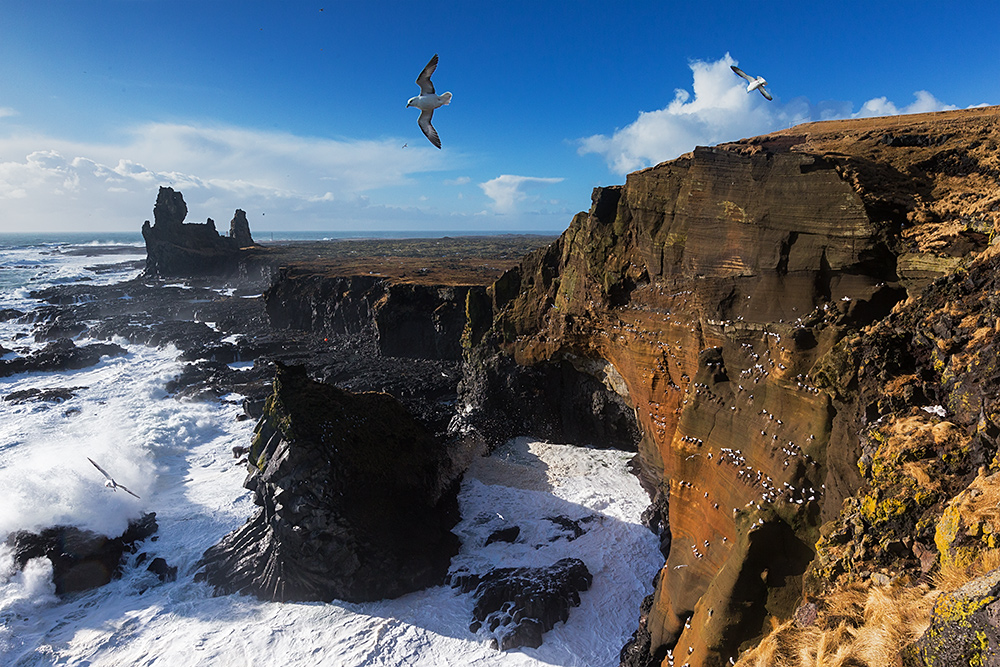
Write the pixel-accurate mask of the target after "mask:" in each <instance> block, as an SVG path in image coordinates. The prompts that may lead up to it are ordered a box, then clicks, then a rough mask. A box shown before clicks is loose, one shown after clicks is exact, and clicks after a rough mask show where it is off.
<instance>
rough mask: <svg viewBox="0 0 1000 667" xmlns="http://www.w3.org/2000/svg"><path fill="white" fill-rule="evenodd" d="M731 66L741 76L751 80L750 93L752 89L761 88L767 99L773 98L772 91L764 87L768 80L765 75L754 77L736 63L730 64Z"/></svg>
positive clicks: (748, 86) (748, 88)
mask: <svg viewBox="0 0 1000 667" xmlns="http://www.w3.org/2000/svg"><path fill="white" fill-rule="evenodd" d="M730 67H732V68H733V71H734V72H736V73H737V74H739V75H740V76H742V77H743V78H744V79H746V80H747V81H748V82H749V83H747V92H748V93H749V92H750V91H753V90H759V91H760V94H761V95H763V96H764V97H766V98H767V99H769V100H770V99H773V98H772V97H771V93H769V92H767V90H766V89H765V88H764V86H766V85H767V81H766V80H765V79H764V77H762V76H758V77H756V78H755V77H752V76H750V75H749V74H747V73H746V72H744V71H743V70H741V69H740V68H739V67H737V66H736V65H730Z"/></svg>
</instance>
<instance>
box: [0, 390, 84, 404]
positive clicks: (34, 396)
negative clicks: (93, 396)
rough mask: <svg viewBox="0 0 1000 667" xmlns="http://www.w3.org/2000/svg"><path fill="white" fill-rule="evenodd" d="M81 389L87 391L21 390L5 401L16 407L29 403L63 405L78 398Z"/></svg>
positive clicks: (5, 398)
mask: <svg viewBox="0 0 1000 667" xmlns="http://www.w3.org/2000/svg"><path fill="white" fill-rule="evenodd" d="M81 389H86V387H50V388H48V389H39V388H38V387H32V388H30V389H21V390H20V391H12V392H11V393H9V394H7V395H6V396H4V397H3V400H5V401H8V402H9V403H13V404H14V405H19V404H21V403H27V402H28V401H46V402H48V403H62V402H63V401H68V400H69V399H71V398H73V397H74V396H76V392H78V391H80V390H81Z"/></svg>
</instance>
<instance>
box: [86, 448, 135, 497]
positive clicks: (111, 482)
mask: <svg viewBox="0 0 1000 667" xmlns="http://www.w3.org/2000/svg"><path fill="white" fill-rule="evenodd" d="M87 460H88V461H90V462H91V463H93V464H94V467H95V468H97V469H98V470H100V471H101V474H102V475H104V476H105V477H107V480H105V482H104V486H106V487H108V488H109V489H111V490H112V491H117V490H118V489H121V490H122V491H124V492H125V493H127V494H129V495H132V496H135V497H136V498H138V497H139V496H137V495H136V494H134V493H132V492H131V491H129V489H128V487H127V486H125V485H123V484H119V483H118V482H116V481H115V480H114V478H113V477H112V476H111V475H109V474H108V472H107V471H106V470H105V469H104V468H102V467H101V466H99V465H97V462H95V461H94V459H92V458H90V457H89V456H88V457H87Z"/></svg>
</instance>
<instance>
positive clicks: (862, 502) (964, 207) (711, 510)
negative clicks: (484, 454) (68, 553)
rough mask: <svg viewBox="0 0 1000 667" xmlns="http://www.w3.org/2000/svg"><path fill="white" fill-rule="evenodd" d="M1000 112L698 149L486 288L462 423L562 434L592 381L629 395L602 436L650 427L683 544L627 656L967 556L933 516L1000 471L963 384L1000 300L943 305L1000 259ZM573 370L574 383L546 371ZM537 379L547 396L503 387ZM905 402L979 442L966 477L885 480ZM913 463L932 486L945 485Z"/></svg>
mask: <svg viewBox="0 0 1000 667" xmlns="http://www.w3.org/2000/svg"><path fill="white" fill-rule="evenodd" d="M998 121H1000V110H998V109H997V108H996V107H990V108H983V109H973V110H965V111H955V112H944V113H936V114H922V115H913V116H898V117H892V118H878V119H862V120H853V121H831V122H821V123H813V124H808V125H802V126H798V127H795V128H792V129H790V130H787V131H783V132H777V133H774V134H770V135H766V136H762V137H756V138H753V139H747V140H743V141H739V142H734V143H730V144H723V145H720V146H716V147H711V148H701V147H700V148H697V149H696V150H695V151H693V152H692V153H690V154H688V155H685V156H682V157H681V158H678V159H676V160H673V161H670V162H666V163H663V164H660V165H657V166H655V167H651V168H648V169H644V170H642V171H639V172H636V173H633V174H630V175H629V176H628V177H627V180H626V183H625V185H623V186H617V187H608V188H597V189H595V191H594V195H593V202H592V206H591V209H590V211H589V212H586V213H580V214H578V215H577V216H576V217H575V218H574V219H573V221H572V223H571V225H570V226H569V228H568V229H567V230H566V232H564V233H563V235H562V236H561V237H560V238H559V240H557V241H556V242H555V243H553V244H552V245H550V246H549V247H548V248H544V249H540V250H538V251H536V252H534V253H532V254H531V255H529V256H528V257H527V258H526V259H525V260H524V262H522V264H521V265H520V266H519V267H517V268H515V269H512V270H510V271H508V272H507V273H506V274H505V275H504V276H503V277H501V278H500V279H499V280H498V281H497V282H496V283H494V285H493V286H492V287H491V288H489V289H488V290H487V293H486V295H485V296H483V297H482V298H480V299H479V300H478V301H474V300H473V298H471V297H470V301H469V307H468V309H467V310H468V317H469V322H468V325H467V330H466V354H465V378H464V380H463V385H462V392H463V400H464V410H463V413H464V415H465V416H464V420H465V422H466V426H469V427H472V428H475V427H480V428H482V429H483V430H484V431H486V430H489V429H495V428H496V427H497V426H498V425H503V424H506V425H508V426H509V428H511V429H514V430H517V429H520V428H525V427H530V426H531V424H532V423H544V424H546V425H548V426H549V427H550V433H552V434H554V435H557V436H558V435H561V434H565V433H567V432H568V430H572V425H573V424H574V423H575V421H574V419H573V418H572V417H571V416H567V415H572V414H573V413H572V410H571V409H570V408H572V406H573V405H574V401H576V399H574V398H573V397H574V396H579V395H581V394H582V395H589V396H598V395H599V396H600V397H601V398H602V400H603V401H604V402H603V403H602V405H604V406H606V409H607V410H609V411H610V413H611V414H613V415H614V418H613V420H611V421H609V420H608V419H596V420H595V424H600V426H595V428H605V429H607V428H608V424H609V423H614V424H616V425H617V426H616V427H615V428H613V429H611V431H612V432H610V433H604V434H603V436H604V437H601V438H600V439H601V440H603V441H605V442H607V443H608V444H613V443H620V442H622V441H627V440H629V439H630V437H631V436H630V435H629V434H630V433H634V440H635V441H636V443H637V444H636V448H637V456H636V459H635V468H636V472H637V474H638V476H639V478H640V481H641V482H642V483H643V485H644V487H645V488H646V489H647V491H648V492H649V494H650V497H651V498H652V499H653V505H652V506H651V508H650V510H649V511H648V512H647V513H646V515H645V517H644V518H645V519H646V521H647V523H648V525H649V526H650V528H651V529H653V530H656V531H657V532H659V533H660V535H661V545H662V551H663V553H664V556H665V558H666V562H665V565H664V567H663V569H662V570H661V572H660V574H659V575H658V577H657V580H656V585H655V586H656V588H655V594H654V597H653V598H652V599H651V600H650V601H649V602H648V614H645V613H644V615H643V619H644V620H643V623H642V627H641V628H640V630H639V632H637V634H636V637H635V639H634V641H633V642H632V644H630V645H629V646H628V647H626V649H625V650H624V651H623V660H624V661H625V663H626V664H630V665H640V664H642V665H652V664H660V663H661V662H663V664H670V663H671V662H674V664H681V663H677V662H675V661H676V660H677V658H683V660H684V661H685V663H684V664H689V665H691V666H692V667H694V666H695V665H722V664H726V663H728V662H729V661H730V660H731V659H736V658H738V657H739V656H740V654H741V652H742V651H745V650H746V649H748V648H750V647H752V646H754V645H756V644H758V643H759V642H760V640H761V638H762V637H764V636H765V635H766V634H767V630H768V629H769V628H770V627H771V626H770V625H769V621H773V622H775V623H781V622H785V621H788V620H789V619H792V618H793V616H795V615H796V612H797V611H800V610H801V609H803V607H804V605H808V604H813V605H815V606H816V609H818V610H820V613H822V609H823V600H824V599H825V598H824V596H825V595H828V594H829V592H830V591H831V590H833V589H836V588H838V587H840V586H847V585H868V586H871V585H874V584H877V583H889V582H896V583H897V584H912V585H916V583H917V582H918V581H919V580H920V577H921V576H925V575H927V574H928V573H929V572H930V573H931V574H933V572H936V571H937V570H935V569H934V568H938V569H940V568H941V566H942V563H941V561H940V559H942V558H943V559H945V560H947V556H946V552H948V549H950V548H951V547H950V546H949V547H945V546H942V545H943V544H945V542H942V540H941V539H937V538H930V539H928V535H929V534H934V531H935V527H934V526H935V525H936V523H935V521H936V517H940V516H942V515H943V514H945V513H946V512H945V510H946V508H947V507H950V506H951V505H949V503H954V502H956V501H955V500H953V499H954V498H955V497H956V496H955V494H956V493H960V492H961V491H962V490H963V489H965V488H966V487H967V486H968V485H969V484H970V483H971V482H972V481H973V480H974V479H992V477H990V475H991V473H992V472H995V471H996V470H1000V467H997V466H998V462H997V461H996V459H995V458H994V456H995V453H996V440H995V438H996V436H997V431H996V427H995V426H991V425H995V424H1000V422H998V421H996V417H995V415H996V414H997V409H998V406H996V405H995V403H996V400H995V398H992V397H990V395H989V393H988V391H986V392H984V391H981V390H980V389H979V388H981V387H990V386H992V385H991V384H990V383H989V382H987V381H986V379H985V378H986V376H987V375H988V373H986V372H985V371H983V377H981V378H980V377H978V376H976V377H977V381H979V385H978V388H977V387H975V386H973V385H975V382H973V383H972V384H971V385H969V386H968V387H967V391H966V392H965V393H961V392H959V393H957V394H956V392H955V390H954V389H951V388H952V387H955V386H958V385H960V384H961V383H962V379H961V378H962V377H963V375H965V374H967V373H968V370H967V368H968V366H969V365H970V364H972V363H974V362H975V363H980V364H986V363H991V364H992V362H987V360H985V359H984V358H983V357H982V356H981V355H980V354H979V353H977V352H976V351H975V345H974V341H978V342H982V341H987V340H989V341H991V340H992V336H993V331H994V330H995V327H993V324H995V322H996V320H995V315H993V314H991V311H988V310H984V308H985V306H983V305H978V306H977V305H975V304H974V303H973V302H972V301H971V299H972V296H966V297H962V298H965V299H966V300H967V301H961V303H968V305H967V309H968V310H967V311H966V310H962V308H960V307H959V306H958V305H953V306H952V307H953V308H956V312H955V313H953V314H951V315H950V316H949V319H947V320H946V321H945V323H944V324H941V323H940V322H941V321H942V317H938V319H937V320H934V321H933V322H926V317H925V315H926V313H928V312H931V311H930V310H926V311H925V310H924V308H925V307H926V308H928V309H931V308H933V309H935V311H934V312H937V311H939V310H941V309H942V308H944V309H945V310H946V309H947V304H948V303H952V304H957V303H959V301H956V300H957V299H959V296H958V294H957V293H956V294H952V295H951V296H949V297H942V296H940V295H942V294H945V292H943V291H942V290H944V289H945V287H944V286H945V285H952V287H951V288H949V289H951V290H952V291H954V290H959V291H960V290H961V289H965V290H966V291H965V292H963V294H965V295H973V294H975V295H978V298H980V299H982V298H983V297H982V293H981V290H987V292H988V294H989V295H990V296H989V299H993V297H995V296H996V292H993V291H989V290H991V289H992V287H991V285H992V283H989V285H987V282H988V281H987V280H986V279H985V278H975V277H974V276H973V273H974V274H975V275H982V276H985V275H988V272H989V271H990V270H992V269H991V268H977V267H980V266H987V265H988V266H989V267H992V264H989V262H995V260H991V259H990V258H991V257H993V256H994V253H993V251H992V249H990V244H991V241H992V239H993V236H994V234H995V231H996V229H997V224H998V221H1000V151H998V147H1000V124H998ZM987 249H990V251H989V252H985V251H987ZM977 262H978V264H977ZM964 272H968V273H969V275H968V276H967V277H965V276H963V274H964ZM949 281H950V282H949ZM969 281H971V282H969ZM967 282H968V285H967V286H966V287H965V288H962V287H961V286H962V285H965V284H966V283H967ZM934 295H938V296H937V297H935V296H934ZM935 298H936V299H938V301H941V299H942V298H943V299H944V301H942V302H941V303H938V301H934V299H935ZM932 303H938V305H932ZM983 303H992V301H990V300H987V301H986V302H983ZM942 304H944V305H942ZM960 311H961V312H960ZM907 313H909V314H907ZM960 316H961V317H962V318H964V319H958V318H959V317H960ZM969 318H971V319H969ZM991 318H993V319H991ZM921 322H923V323H924V324H922V325H921V324H920V323H921ZM935 327H936V328H935ZM928 332H930V333H928ZM977 332H979V333H977ZM977 336H978V339H977V338H976V337H977ZM994 361H995V360H994ZM961 364H964V365H962V366H961V368H959V366H960V365H961ZM992 367H993V366H992V365H990V366H989V368H992ZM553 376H558V377H559V378H561V382H560V383H559V384H558V387H557V389H558V391H543V388H542V387H541V386H539V385H538V379H539V378H549V377H553ZM990 377H992V376H990ZM512 378H513V379H512ZM963 386H965V385H963ZM512 387H514V388H516V389H518V390H519V391H520V392H521V393H520V394H518V393H517V392H513V393H512V392H511V388H512ZM581 387H583V389H582V390H581ZM532 392H534V396H535V397H536V398H538V399H539V400H538V401H536V402H535V403H534V404H533V405H534V406H535V412H536V413H538V412H544V413H545V414H543V415H542V416H538V415H537V414H536V415H535V416H526V414H525V409H524V407H523V406H524V402H523V400H520V398H519V399H518V400H514V399H513V398H504V397H505V396H507V397H510V396H519V397H521V398H523V397H529V398H530V397H531V396H532ZM994 396H995V394H994ZM576 402H578V401H576ZM911 411H915V412H912V414H911ZM529 412H531V411H529ZM904 413H905V414H904ZM905 419H911V420H913V419H916V420H917V421H918V422H920V424H924V425H926V427H927V429H929V431H928V433H929V432H930V431H934V430H935V429H936V433H937V434H938V436H939V440H935V439H934V438H933V437H931V436H930V435H928V436H927V437H925V438H923V439H922V440H920V442H921V443H922V445H921V446H922V447H924V449H921V450H920V451H921V455H920V456H922V457H928V456H929V457H931V458H934V456H943V452H945V451H947V452H953V451H959V452H963V453H961V454H956V455H954V456H953V457H952V460H953V461H954V465H953V466H952V467H951V468H948V469H947V470H944V471H941V470H937V469H933V471H934V472H933V473H931V474H934V475H938V474H947V475H950V477H948V481H945V480H944V479H943V478H942V479H939V480H935V482H934V483H936V484H937V486H936V490H935V494H934V495H933V497H926V496H922V497H921V499H920V500H919V501H916V500H914V501H913V503H912V504H910V505H907V503H906V502H904V501H902V500H900V501H899V504H892V503H890V504H889V505H888V506H886V505H884V504H882V501H883V500H884V499H885V498H886V497H887V494H888V492H886V491H878V492H875V495H874V497H872V498H869V499H867V500H866V498H867V496H866V494H870V493H872V490H873V489H882V488H883V486H888V485H889V482H888V481H879V479H878V475H880V474H883V473H884V474H887V475H888V474H889V472H890V471H891V470H897V469H900V468H901V467H902V466H903V465H904V462H905V461H908V460H910V459H906V458H905V457H904V458H903V459H900V458H899V457H898V456H897V454H898V451H897V450H898V449H900V448H902V444H901V443H902V442H903V441H902V438H903V435H902V434H903V433H910V432H911V431H912V429H911V431H907V430H906V428H904V426H903V425H902V424H901V423H900V421H901V420H905ZM876 424H877V426H876ZM920 424H910V426H913V427H914V428H916V427H917V426H920ZM588 429H589V427H583V428H582V430H584V431H586V430H588ZM952 431H954V433H952ZM873 432H875V433H879V434H881V436H878V435H871V434H872V433H873ZM970 432H971V433H973V434H975V437H974V438H973V436H970V435H969V433H970ZM949 433H950V434H951V435H952V436H954V437H952V438H951V439H949V437H950V436H949V437H946V436H948V434H949ZM958 434H964V435H961V436H960V435H958ZM911 440H912V438H911ZM972 440H974V444H972V445H969V442H971V441H972ZM936 443H937V444H936ZM946 443H950V444H946ZM963 443H964V444H963ZM880 447H883V448H886V449H885V450H884V451H880ZM963 447H964V449H963ZM891 452H895V454H892V453H891ZM913 456H916V455H913ZM918 458H919V457H918ZM980 465H983V466H985V467H984V468H983V469H982V470H977V466H980ZM928 470H931V468H928ZM926 474H927V473H926V471H925V475H926ZM977 474H978V475H979V477H978V478H977ZM911 476H914V477H913V479H914V482H913V484H910V485H909V486H907V484H905V483H904V484H903V485H902V486H903V487H905V488H907V489H911V492H910V496H914V495H915V491H912V489H913V488H915V487H919V486H920V485H921V484H923V483H926V480H925V478H924V477H921V476H920V474H919V473H917V472H913V473H912V475H911ZM998 478H1000V477H998ZM893 479H894V480H895V481H894V482H893V483H897V482H899V480H898V478H893ZM921 480H924V481H921ZM893 488H894V489H895V488H896V487H893ZM902 493H903V491H900V492H899V494H902ZM980 493H983V492H982V491H980ZM852 507H855V508H856V511H853V513H852V510H851V508H852ZM900 507H902V508H903V509H899V508H900ZM914 508H919V510H920V512H921V514H920V515H919V516H916V518H914V517H913V516H911V515H910V514H907V512H909V511H910V510H911V509H914ZM866 511H867V515H866V514H865V512H866ZM914 511H915V510H914ZM845 513H846V514H845ZM883 515H885V516H888V515H892V516H891V517H889V518H890V519H892V520H893V521H894V522H893V523H891V526H893V527H894V530H895V532H894V533H893V535H894V538H893V539H892V540H888V541H886V542H885V544H881V542H880V540H883V539H884V538H886V537H887V535H888V534H887V533H884V532H882V531H883V529H884V528H885V527H886V525H889V524H887V523H886V521H882V520H880V518H884V516H883ZM904 515H906V519H905V520H902V519H901V517H903V516H904ZM865 516H867V517H868V520H867V523H865V520H864V519H865ZM845 517H846V518H845ZM852 517H853V518H852ZM858 517H861V518H860V519H858ZM921 521H922V522H923V523H921V524H920V526H922V529H921V530H922V531H923V532H920V531H918V530H917V524H918V523H919V522H921ZM852 522H853V523H852ZM987 523H988V522H987ZM846 525H851V526H854V528H856V531H855V532H853V533H850V534H847V535H846V537H845V536H844V535H845V534H844V531H845V530H846V529H845V528H844V526H846ZM978 525H980V527H982V525H983V522H982V521H980V522H979V524H978ZM992 525H993V524H989V526H991V527H992ZM997 528H998V529H1000V525H998V526H997ZM907 531H910V532H911V533H912V534H910V535H906V532H907ZM956 531H957V532H958V533H961V534H963V535H964V534H965V532H963V531H965V524H963V528H962V529H956ZM956 531H952V532H953V533H955V532H956ZM915 535H916V536H917V537H918V538H919V539H915V538H914V536H915ZM837 536H840V537H837ZM865 540H867V542H866V541H865ZM889 542H891V544H890V543H889ZM946 542H947V541H946ZM862 543H864V544H865V545H867V546H866V549H867V550H866V549H860V550H859V549H853V550H847V551H845V550H842V549H841V550H839V551H838V550H835V549H833V546H837V547H841V546H843V545H844V544H850V545H852V546H854V547H856V546H858V545H861V544H862ZM947 544H951V542H947ZM963 544H964V542H963ZM994 546H996V545H994ZM984 548H985V547H984ZM817 552H818V553H819V554H820V558H818V559H817ZM883 553H887V554H891V555H892V557H882V556H876V554H883ZM966 560H969V559H968V558H967V559H966ZM972 560H975V559H974V558H973V559H972ZM921 563H922V564H923V565H924V567H923V568H922V567H921ZM838 564H839V565H838ZM824 568H825V569H824ZM970 576H971V575H970ZM746 655H747V656H749V654H746ZM675 656H676V657H675ZM748 659H749V658H748ZM748 664H749V663H748ZM758 664H766V662H761V663H758ZM790 664H791V663H790ZM927 664H931V663H927Z"/></svg>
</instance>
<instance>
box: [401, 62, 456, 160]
mask: <svg viewBox="0 0 1000 667" xmlns="http://www.w3.org/2000/svg"><path fill="white" fill-rule="evenodd" d="M437 66H438V57H437V54H436V53H435V54H434V57H433V58H431V60H430V62H429V63H427V66H426V67H424V71H423V72H421V73H420V76H418V77H417V85H418V86H420V94H419V95H417V96H416V97H411V98H410V101H409V102H407V103H406V106H407V107H416V108H418V109H420V117H419V118H418V119H417V125H419V126H420V129H421V130H423V131H424V134H425V135H427V138H428V139H429V140H430V142H431V143H432V144H434V145H435V146H437V147H438V148H441V139H440V138H439V137H438V133H437V130H435V129H434V126H433V125H431V118H432V117H433V116H434V110H435V109H437V108H438V107H441V106H444V105H445V104H450V103H451V93H442V94H440V95H437V94H435V92H434V84H433V83H431V74H434V70H436V69H437Z"/></svg>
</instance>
